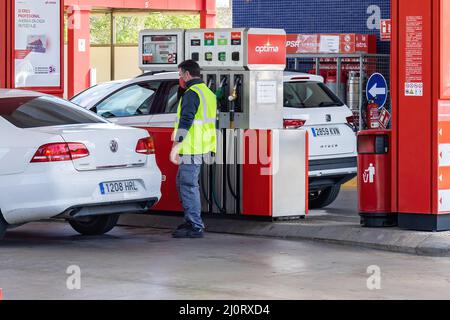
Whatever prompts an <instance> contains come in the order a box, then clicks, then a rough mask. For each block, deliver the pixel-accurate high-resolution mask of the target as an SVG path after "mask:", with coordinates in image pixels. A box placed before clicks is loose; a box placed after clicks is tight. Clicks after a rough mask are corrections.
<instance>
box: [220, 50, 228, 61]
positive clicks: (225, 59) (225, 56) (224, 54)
mask: <svg viewBox="0 0 450 320" xmlns="http://www.w3.org/2000/svg"><path fill="white" fill-rule="evenodd" d="M219 61H222V62H224V61H227V53H226V52H219Z"/></svg>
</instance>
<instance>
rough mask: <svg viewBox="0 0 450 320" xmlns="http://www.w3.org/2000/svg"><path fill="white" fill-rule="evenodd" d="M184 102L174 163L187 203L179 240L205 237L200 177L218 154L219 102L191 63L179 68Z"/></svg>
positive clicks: (177, 234) (177, 125)
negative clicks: (212, 158) (208, 160)
mask: <svg viewBox="0 0 450 320" xmlns="http://www.w3.org/2000/svg"><path fill="white" fill-rule="evenodd" d="M178 71H179V73H180V86H181V87H184V88H185V89H186V91H185V92H184V94H183V96H182V97H181V99H180V102H179V105H178V112H177V121H176V123H175V130H174V136H173V140H174V142H173V146H172V151H171V153H170V161H171V162H173V163H174V164H177V165H179V167H178V174H177V189H178V194H179V196H180V200H181V202H182V204H183V209H184V219H185V223H183V224H182V225H180V226H179V227H178V228H177V230H175V231H174V233H173V237H175V238H202V237H203V231H204V229H205V225H204V224H203V220H202V218H201V201H200V187H199V175H200V168H201V165H202V163H203V162H204V161H205V159H208V156H210V155H211V154H212V153H215V152H216V148H217V142H216V140H217V138H216V117H217V100H216V96H215V94H214V93H213V92H212V91H211V90H210V89H209V88H208V87H207V86H206V85H205V83H203V81H202V79H201V78H200V77H201V75H200V66H199V65H198V63H197V62H195V61H193V60H187V61H184V62H183V63H181V64H180V65H179V66H178Z"/></svg>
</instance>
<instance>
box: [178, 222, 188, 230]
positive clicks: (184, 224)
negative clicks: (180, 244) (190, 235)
mask: <svg viewBox="0 0 450 320" xmlns="http://www.w3.org/2000/svg"><path fill="white" fill-rule="evenodd" d="M189 228H192V224H190V223H189V222H185V223H183V224H180V225H179V226H178V227H177V230H181V229H189Z"/></svg>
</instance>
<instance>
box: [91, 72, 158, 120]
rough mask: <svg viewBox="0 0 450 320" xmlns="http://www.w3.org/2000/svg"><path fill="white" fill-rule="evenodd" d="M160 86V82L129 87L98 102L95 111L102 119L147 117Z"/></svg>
mask: <svg viewBox="0 0 450 320" xmlns="http://www.w3.org/2000/svg"><path fill="white" fill-rule="evenodd" d="M160 86H161V81H151V82H142V83H137V84H133V85H130V86H128V87H125V88H123V89H121V90H119V91H117V92H115V93H113V94H112V95H111V96H109V97H108V98H106V99H105V100H103V101H102V102H100V103H99V104H98V105H97V106H96V107H95V111H96V113H97V114H98V115H99V116H102V117H104V118H112V117H131V116H139V115H148V114H149V112H150V108H151V106H152V104H153V100H154V99H155V96H156V92H157V91H158V89H159V87H160Z"/></svg>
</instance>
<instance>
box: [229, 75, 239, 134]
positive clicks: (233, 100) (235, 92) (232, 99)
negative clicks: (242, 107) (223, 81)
mask: <svg viewBox="0 0 450 320" xmlns="http://www.w3.org/2000/svg"><path fill="white" fill-rule="evenodd" d="M239 84H240V79H239V78H237V79H236V82H235V83H234V87H233V91H232V92H231V95H230V96H229V97H228V101H230V105H231V106H230V129H234V128H235V125H234V118H235V117H234V115H235V112H236V100H237V98H238V87H239Z"/></svg>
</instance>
